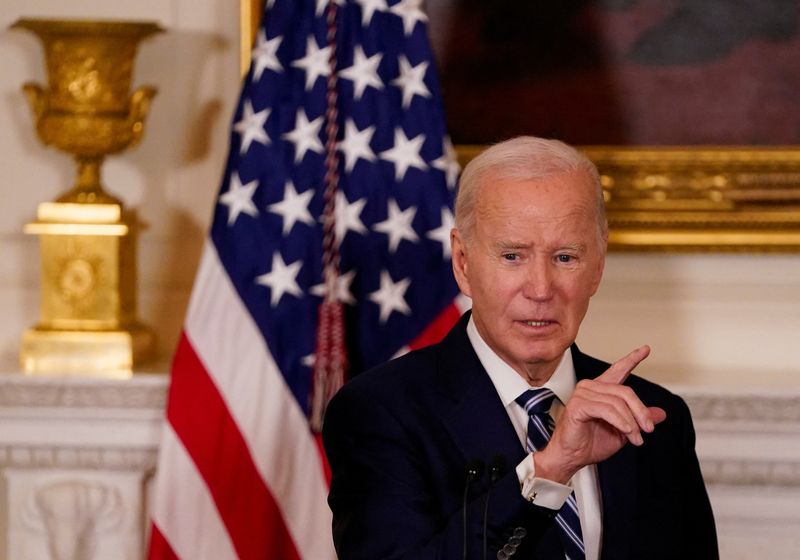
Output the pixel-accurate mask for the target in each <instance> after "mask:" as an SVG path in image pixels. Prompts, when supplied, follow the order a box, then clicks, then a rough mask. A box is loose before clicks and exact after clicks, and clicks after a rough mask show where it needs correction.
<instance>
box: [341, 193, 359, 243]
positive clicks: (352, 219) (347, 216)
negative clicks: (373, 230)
mask: <svg viewBox="0 0 800 560" xmlns="http://www.w3.org/2000/svg"><path fill="white" fill-rule="evenodd" d="M366 204H367V199H366V198H361V199H359V200H356V201H355V202H352V203H348V202H347V198H346V197H345V196H344V193H343V192H342V191H336V210H335V214H336V240H337V241H338V242H339V243H341V242H342V240H343V239H344V236H345V235H347V232H348V231H354V232H356V233H360V234H362V235H366V234H367V228H366V227H364V223H363V222H362V221H361V211H362V210H364V206H365V205H366Z"/></svg>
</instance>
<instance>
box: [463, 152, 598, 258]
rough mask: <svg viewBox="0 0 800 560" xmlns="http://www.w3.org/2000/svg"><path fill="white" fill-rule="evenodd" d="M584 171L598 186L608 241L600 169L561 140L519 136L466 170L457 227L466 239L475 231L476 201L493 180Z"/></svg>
mask: <svg viewBox="0 0 800 560" xmlns="http://www.w3.org/2000/svg"><path fill="white" fill-rule="evenodd" d="M579 170H582V171H584V172H586V174H587V175H588V176H589V178H590V179H591V181H592V183H593V184H594V185H595V187H596V188H595V191H596V195H595V198H596V206H597V212H596V214H597V226H598V229H599V232H600V238H601V240H602V241H603V242H604V243H605V241H606V240H607V239H608V221H607V219H606V212H605V201H604V199H603V188H602V186H601V184H600V175H599V173H598V172H597V167H595V165H594V163H592V161H591V160H590V159H589V158H588V157H586V156H585V155H584V154H582V153H581V152H579V151H578V150H576V149H575V148H573V147H572V146H568V145H567V144H564V143H563V142H559V141H558V140H548V139H545V138H536V137H533V136H519V137H517V138H512V139H510V140H506V141H505V142H500V143H499V144H495V145H494V146H492V147H490V148H488V149H487V150H484V151H483V152H481V153H480V154H479V155H478V156H477V157H475V158H474V159H473V160H472V161H470V162H469V163H468V164H467V166H466V167H465V168H464V171H463V173H462V174H461V178H460V179H459V186H458V194H457V195H456V212H455V223H456V228H458V230H459V231H460V232H461V234H462V235H463V236H464V238H465V239H469V238H471V236H472V233H473V232H474V228H475V199H476V198H477V193H478V190H479V189H480V188H481V187H483V186H485V184H486V183H488V182H490V181H530V180H536V179H546V178H547V177H552V176H554V175H559V174H562V173H570V172H574V171H579Z"/></svg>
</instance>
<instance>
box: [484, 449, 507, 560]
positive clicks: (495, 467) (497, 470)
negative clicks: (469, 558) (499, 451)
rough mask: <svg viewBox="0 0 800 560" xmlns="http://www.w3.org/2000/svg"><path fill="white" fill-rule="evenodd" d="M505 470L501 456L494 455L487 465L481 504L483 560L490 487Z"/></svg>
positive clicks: (504, 461)
mask: <svg viewBox="0 0 800 560" xmlns="http://www.w3.org/2000/svg"><path fill="white" fill-rule="evenodd" d="M505 470H506V458H505V457H504V456H503V455H495V456H494V457H492V461H491V463H489V488H488V489H487V490H486V501H485V502H484V504H483V560H486V549H487V547H486V535H487V524H488V521H489V498H491V497H492V486H494V483H495V482H497V481H498V480H499V479H500V477H501V476H503V472H505Z"/></svg>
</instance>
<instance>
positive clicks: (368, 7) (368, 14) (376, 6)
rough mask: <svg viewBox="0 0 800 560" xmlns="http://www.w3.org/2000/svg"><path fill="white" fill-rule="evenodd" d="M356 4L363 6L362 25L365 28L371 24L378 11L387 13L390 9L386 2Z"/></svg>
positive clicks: (373, 0)
mask: <svg viewBox="0 0 800 560" xmlns="http://www.w3.org/2000/svg"><path fill="white" fill-rule="evenodd" d="M356 3H358V4H361V25H363V26H364V27H367V26H368V25H369V24H370V22H371V21H372V15H373V14H374V13H375V12H376V11H381V12H385V11H386V10H388V9H389V8H388V6H387V5H386V0H356Z"/></svg>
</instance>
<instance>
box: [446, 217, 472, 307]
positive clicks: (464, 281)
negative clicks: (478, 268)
mask: <svg viewBox="0 0 800 560" xmlns="http://www.w3.org/2000/svg"><path fill="white" fill-rule="evenodd" d="M450 248H451V250H452V253H453V275H454V276H455V277H456V282H457V283H458V287H459V288H460V289H461V292H462V293H463V294H464V295H466V296H468V297H472V291H471V290H470V287H469V272H468V260H469V259H468V258H467V246H466V243H465V242H464V236H463V235H462V234H461V232H460V231H458V229H456V228H453V229H451V230H450Z"/></svg>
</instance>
